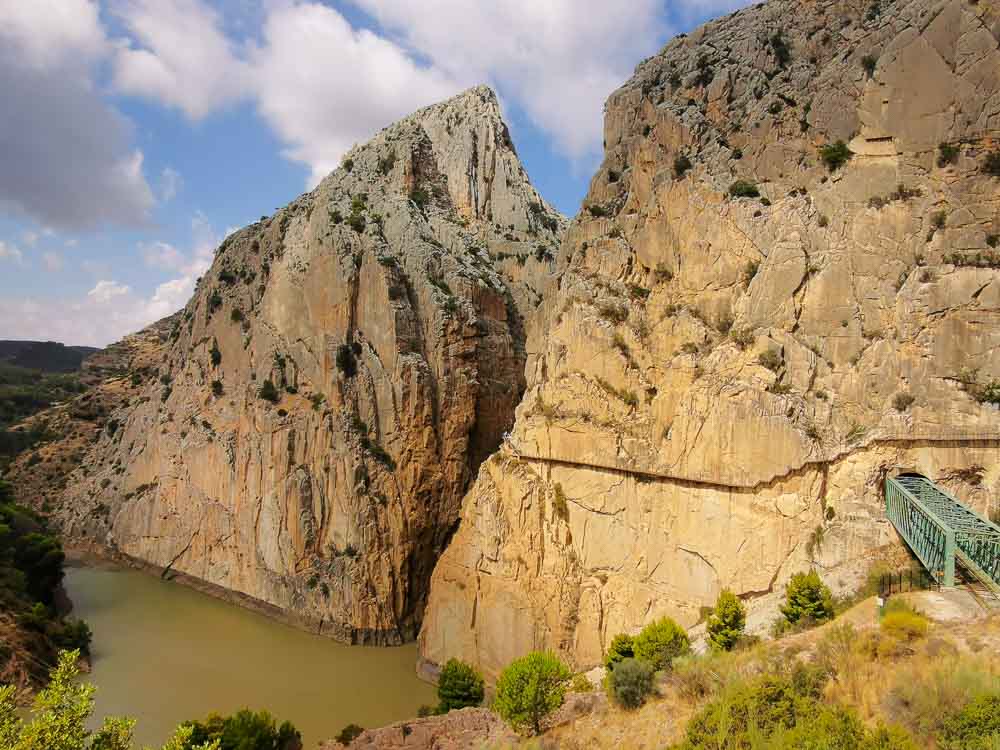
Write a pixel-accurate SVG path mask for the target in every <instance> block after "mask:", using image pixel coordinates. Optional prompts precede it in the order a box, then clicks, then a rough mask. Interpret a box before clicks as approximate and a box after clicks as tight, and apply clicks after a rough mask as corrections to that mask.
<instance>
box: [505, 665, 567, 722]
mask: <svg viewBox="0 0 1000 750" xmlns="http://www.w3.org/2000/svg"><path fill="white" fill-rule="evenodd" d="M572 676H573V675H572V673H571V672H570V671H569V669H568V668H567V667H566V665H565V664H563V663H562V662H561V661H560V660H559V659H558V657H556V655H555V654H552V653H549V652H543V651H534V652H532V653H530V654H528V655H527V656H522V657H521V658H520V659H515V660H514V661H512V662H511V663H510V664H508V665H507V668H506V669H504V671H503V672H502V673H501V675H500V679H499V680H497V694H496V698H495V700H494V701H493V708H494V709H496V711H497V713H499V714H500V716H501V717H502V718H503V719H504V720H505V721H507V722H508V723H509V724H510V725H511V726H513V727H514V728H515V729H517V730H524V729H530V730H532V731H533V732H534V733H535V734H539V733H540V732H541V731H542V719H543V718H545V716H547V715H548V714H549V713H551V712H552V711H555V710H556V709H557V708H559V706H561V705H562V702H563V697H564V696H565V694H566V683H567V682H568V681H569V680H570V678H571V677H572Z"/></svg>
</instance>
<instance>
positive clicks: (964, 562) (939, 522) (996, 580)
mask: <svg viewBox="0 0 1000 750" xmlns="http://www.w3.org/2000/svg"><path fill="white" fill-rule="evenodd" d="M885 514H886V516H888V518H889V520H890V521H891V522H892V525H893V526H895V527H896V530H897V531H898V532H899V534H900V536H902V537H903V539H904V540H905V541H906V543H907V544H908V545H909V547H910V549H911V550H913V552H914V554H915V555H916V556H917V557H918V558H919V559H920V562H922V563H923V564H924V567H925V568H927V571H928V572H929V573H930V574H931V576H933V577H934V579H935V580H936V581H937V582H938V583H939V584H940V585H941V586H946V587H950V586H954V585H955V567H956V563H957V564H958V565H959V566H960V567H961V568H963V569H964V571H965V572H966V573H968V574H969V575H971V576H973V577H974V578H975V579H977V580H978V581H979V583H981V584H982V585H983V586H985V587H986V588H988V589H990V590H991V591H992V592H993V593H994V594H996V595H997V596H1000V526H997V525H996V524H994V523H991V522H990V521H987V520H986V519H985V518H982V517H981V516H980V515H979V514H977V513H974V512H973V511H971V510H969V508H967V507H966V506H964V505H962V503H960V502H959V501H958V500H956V499H955V498H954V497H952V496H951V495H949V494H948V493H947V492H945V491H944V490H943V489H941V488H940V487H938V486H937V485H936V484H934V483H933V482H932V481H930V480H929V479H927V478H926V477H922V476H918V475H901V476H898V477H890V478H887V479H886V480H885Z"/></svg>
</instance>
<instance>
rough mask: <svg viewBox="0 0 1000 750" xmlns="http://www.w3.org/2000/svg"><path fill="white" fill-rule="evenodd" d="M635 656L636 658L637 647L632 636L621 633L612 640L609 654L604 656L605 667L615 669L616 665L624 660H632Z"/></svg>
mask: <svg viewBox="0 0 1000 750" xmlns="http://www.w3.org/2000/svg"><path fill="white" fill-rule="evenodd" d="M633 656H635V646H634V643H633V638H632V636H630V635H628V634H626V633H619V634H618V635H616V636H615V637H614V638H612V639H611V645H610V646H608V653H607V654H605V655H604V666H605V667H607V668H608V669H614V668H615V665H616V664H617V663H618V662H620V661H621V660H622V659H631V658H632V657H633Z"/></svg>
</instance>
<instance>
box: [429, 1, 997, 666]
mask: <svg viewBox="0 0 1000 750" xmlns="http://www.w3.org/2000/svg"><path fill="white" fill-rule="evenodd" d="M998 35H1000V12H998V8H997V6H996V3H993V2H979V3H965V2H954V1H952V0H948V1H941V0H897V1H895V2H892V1H887V0H882V2H874V3H873V2H869V0H865V2H853V1H850V0H832V1H830V2H816V1H814V0H772V2H769V3H766V4H762V5H757V6H754V7H752V8H747V9H745V10H742V11H739V12H737V13H734V14H732V15H730V16H727V17H725V18H722V19H719V20H717V21H713V22H711V23H709V24H707V25H705V26H704V27H702V28H700V29H698V30H697V31H695V32H694V33H692V34H690V35H688V36H681V37H678V38H676V39H674V40H673V41H671V42H670V43H669V44H668V45H667V46H666V47H665V48H664V49H663V51H662V52H661V53H660V54H658V55H656V56H655V57H653V58H650V59H649V60H646V61H645V62H643V63H642V64H640V65H639V67H638V68H637V70H636V72H635V75H634V76H633V78H632V79H631V80H630V81H629V82H628V83H626V84H625V85H624V86H623V87H622V88H621V89H619V90H618V91H616V92H615V93H614V94H612V96H611V97H610V99H609V100H608V102H607V106H606V116H605V147H606V153H605V158H604V162H603V164H602V166H601V168H600V170H599V172H598V173H597V175H596V176H595V177H594V178H593V180H592V182H591V185H590V190H589V193H588V195H587V198H586V200H585V203H584V208H583V209H582V211H581V213H580V215H579V216H578V217H577V219H576V220H575V222H574V223H573V225H572V226H571V227H570V229H569V230H568V232H567V235H566V237H565V239H564V241H563V244H562V246H561V249H560V253H559V257H558V265H559V271H560V273H559V276H558V279H557V280H555V281H553V283H552V286H551V287H550V289H548V290H547V291H546V294H545V302H544V304H543V306H542V308H541V310H540V315H541V321H540V323H539V330H544V331H545V332H546V337H545V340H544V342H541V346H540V347H539V350H538V353H537V356H534V355H533V356H532V358H531V361H530V362H529V367H528V390H527V392H526V393H525V396H524V398H523V399H522V401H521V404H520V406H519V407H518V409H517V419H516V424H515V428H514V430H513V432H512V436H511V439H510V441H509V443H508V444H507V445H506V446H505V448H504V449H503V450H502V451H501V452H499V453H498V454H497V455H495V456H494V457H492V458H491V459H490V460H488V461H487V462H486V463H485V464H484V465H483V467H482V469H481V470H480V473H479V477H478V480H477V481H476V483H475V485H474V486H473V488H472V490H471V491H470V492H469V494H468V495H467V497H466V499H465V501H464V505H463V510H462V521H461V524H460V527H459V530H458V532H457V534H456V535H455V537H454V538H453V539H452V541H451V543H450V545H449V547H448V549H447V550H446V552H445V554H444V555H443V557H442V559H441V561H440V562H439V563H438V566H437V568H436V569H435V572H434V576H433V579H432V586H431V596H430V600H429V603H428V609H427V613H426V616H425V619H424V624H423V629H422V631H421V635H420V647H421V653H422V658H423V659H424V660H425V665H424V666H425V667H426V668H427V669H428V670H429V671H431V672H432V671H433V668H434V665H435V664H440V663H442V662H443V661H444V660H446V659H447V658H448V657H452V656H455V657H460V658H463V659H466V660H468V661H470V662H474V663H477V664H479V665H480V666H481V667H482V668H483V669H484V670H485V671H486V673H487V674H488V675H491V676H495V675H496V674H497V672H498V670H499V669H500V668H502V666H503V665H504V664H506V663H507V662H508V661H509V660H510V659H511V658H513V657H515V656H517V655H520V654H521V653H523V652H525V651H527V650H530V649H532V648H551V649H554V650H556V651H558V652H560V653H561V654H563V655H564V656H565V657H566V658H567V659H569V660H570V661H571V662H573V663H574V664H575V665H576V666H578V667H587V666H591V665H594V664H595V663H598V662H599V660H600V658H601V654H602V651H603V649H604V648H605V647H606V646H607V644H608V642H609V641H610V639H611V637H612V636H613V635H614V634H615V633H617V632H621V631H635V630H637V629H638V628H640V627H641V626H642V625H643V624H645V623H646V622H648V621H650V620H651V619H652V618H654V617H657V616H660V615H663V614H668V615H671V616H673V617H675V618H676V619H678V620H679V621H680V622H682V623H683V624H685V625H693V624H694V623H695V622H697V621H698V619H699V610H700V608H702V607H705V606H710V605H712V604H713V603H714V601H715V598H716V596H717V594H718V592H719V590H720V589H721V588H723V587H728V588H731V589H733V590H734V591H735V592H737V593H738V594H739V595H740V596H742V597H743V598H744V599H746V600H748V601H750V602H751V603H752V604H753V603H755V602H758V601H760V600H763V599H766V598H767V597H768V596H769V595H770V594H771V593H772V592H778V591H779V590H780V589H781V587H782V585H783V584H784V582H785V581H786V580H787V579H788V577H789V576H790V575H791V574H792V573H794V572H796V571H798V570H801V569H804V568H807V567H809V566H810V565H815V566H818V567H820V568H821V570H822V571H824V577H825V578H827V580H828V581H829V582H830V583H831V584H832V585H834V587H839V588H843V587H846V586H848V585H849V583H850V580H851V573H852V571H853V570H856V569H857V568H858V567H860V566H862V565H863V561H862V558H863V557H864V556H865V555H867V554H868V553H869V552H870V551H871V550H873V549H875V548H877V547H879V546H882V545H885V544H888V543H893V542H895V541H896V537H895V535H894V533H893V531H892V529H891V527H890V526H889V524H888V523H887V522H886V521H885V519H884V516H883V514H882V510H881V492H882V490H881V483H882V479H883V477H884V476H885V475H886V473H887V472H889V471H895V470H898V469H908V470H912V471H918V472H921V473H923V474H926V475H928V476H931V477H933V478H935V479H936V480H938V481H941V482H943V483H944V484H945V485H948V486H950V487H951V488H952V489H954V491H955V493H956V494H957V495H958V496H959V497H961V498H962V499H964V500H965V501H967V502H969V503H970V504H971V505H973V506H974V507H975V508H976V509H977V510H979V511H981V512H991V511H993V512H995V509H996V508H997V503H998V498H1000V450H998V449H1000V439H998V438H1000V425H998V411H997V401H998V399H1000V385H998V381H1000V356H998V352H1000V271H998V270H997V269H998V267H1000V253H998V252H997V251H996V250H994V248H995V247H996V245H997V242H998V237H1000V193H998V187H1000V181H998V175H1000V152H998V151H997V145H996V139H997V138H998V137H1000V104H998V101H1000V51H998ZM838 142H840V143H838ZM772 598H773V597H772Z"/></svg>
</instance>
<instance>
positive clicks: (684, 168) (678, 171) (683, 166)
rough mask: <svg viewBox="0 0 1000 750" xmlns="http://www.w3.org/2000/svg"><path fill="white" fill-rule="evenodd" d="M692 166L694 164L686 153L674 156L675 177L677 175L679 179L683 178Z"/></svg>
mask: <svg viewBox="0 0 1000 750" xmlns="http://www.w3.org/2000/svg"><path fill="white" fill-rule="evenodd" d="M692 166H694V165H693V164H692V163H691V160H690V159H689V158H688V157H687V155H686V154H678V155H677V156H676V157H675V158H674V177H676V178H677V179H678V180H679V179H681V178H683V177H684V175H685V174H687V172H688V170H690V169H691V167H692Z"/></svg>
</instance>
